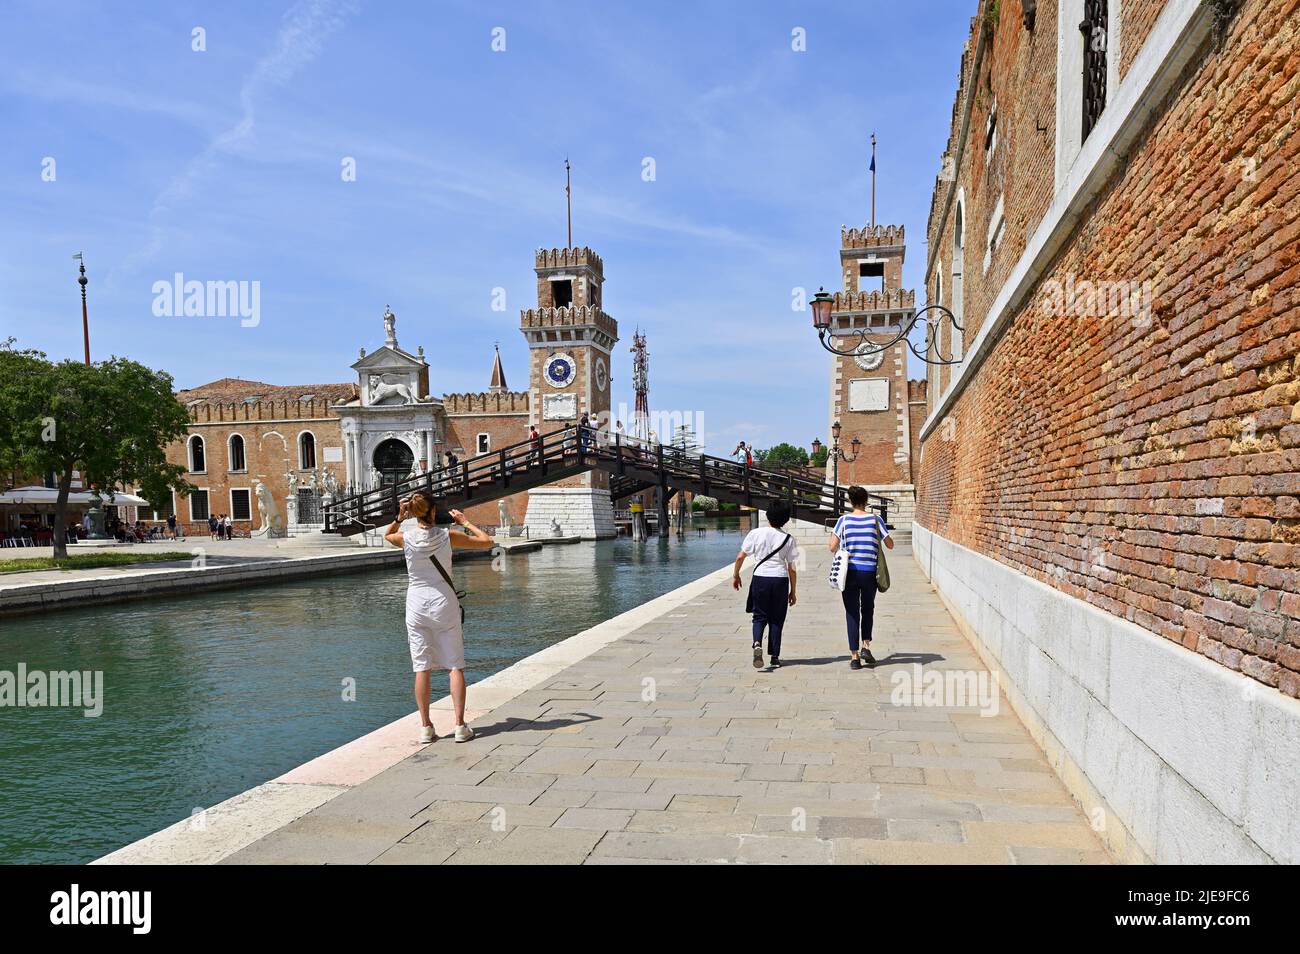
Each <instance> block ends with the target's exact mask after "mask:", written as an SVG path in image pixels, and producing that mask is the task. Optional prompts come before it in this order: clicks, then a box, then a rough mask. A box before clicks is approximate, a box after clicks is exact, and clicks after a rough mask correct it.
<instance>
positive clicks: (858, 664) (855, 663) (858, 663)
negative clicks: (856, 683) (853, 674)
mask: <svg viewBox="0 0 1300 954" xmlns="http://www.w3.org/2000/svg"><path fill="white" fill-rule="evenodd" d="M849 668H850V669H861V668H862V660H860V659H859V658H858V657H857V656H854V657H853V658H852V659H850V660H849Z"/></svg>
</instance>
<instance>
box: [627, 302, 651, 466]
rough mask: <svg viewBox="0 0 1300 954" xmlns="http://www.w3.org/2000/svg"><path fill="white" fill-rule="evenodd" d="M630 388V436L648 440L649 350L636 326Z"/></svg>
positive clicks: (633, 339) (633, 337) (633, 336)
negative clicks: (632, 402)
mask: <svg viewBox="0 0 1300 954" xmlns="http://www.w3.org/2000/svg"><path fill="white" fill-rule="evenodd" d="M628 350H629V351H631V352H632V390H633V391H634V392H635V393H636V409H635V410H634V411H633V412H632V430H631V436H632V437H635V438H638V439H639V440H643V441H648V440H650V436H651V435H650V352H649V351H647V350H646V346H645V335H643V334H641V330H640V329H639V328H638V329H637V330H636V331H635V332H634V333H633V335H632V347H631V348H629V349H628Z"/></svg>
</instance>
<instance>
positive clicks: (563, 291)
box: [551, 278, 573, 308]
mask: <svg viewBox="0 0 1300 954" xmlns="http://www.w3.org/2000/svg"><path fill="white" fill-rule="evenodd" d="M551 300H552V301H553V302H554V303H555V307H556V308H568V307H569V306H570V305H572V304H573V282H572V281H571V280H570V279H567V278H566V279H564V280H562V281H552V282H551Z"/></svg>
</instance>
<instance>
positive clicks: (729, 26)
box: [0, 0, 975, 451]
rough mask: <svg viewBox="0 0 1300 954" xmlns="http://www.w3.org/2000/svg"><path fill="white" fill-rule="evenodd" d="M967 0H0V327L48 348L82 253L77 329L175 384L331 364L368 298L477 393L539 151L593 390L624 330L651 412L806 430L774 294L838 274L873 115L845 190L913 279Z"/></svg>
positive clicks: (729, 428) (529, 209) (73, 316)
mask: <svg viewBox="0 0 1300 954" xmlns="http://www.w3.org/2000/svg"><path fill="white" fill-rule="evenodd" d="M974 7H975V4H974V2H973V0H971V2H969V3H967V2H957V0H946V2H907V3H897V2H884V0H859V2H855V3H793V2H788V3H777V2H768V3H748V4H739V3H721V2H698V3H692V4H671V3H670V4H612V3H595V2H593V3H584V2H576V0H575V2H568V3H558V2H551V0H537V2H532V3H527V4H524V3H484V2H479V3H470V2H464V3H460V2H446V0H439V2H429V3H380V2H376V0H370V2H364V0H351V2H346V0H339V2H333V0H314V2H312V0H309V2H300V3H296V4H295V3H287V2H261V3H242V4H236V3H232V4H221V5H220V6H219V7H218V6H217V5H212V4H197V3H196V4H187V3H165V4H164V3H152V4H145V3H138V4H121V3H109V2H104V3H76V2H73V3H62V4H49V3H45V2H41V3H37V2H18V3H16V4H15V3H10V4H6V8H7V12H6V18H5V19H6V26H5V29H4V31H3V33H0V129H3V136H2V137H0V337H4V336H8V335H14V336H16V337H17V338H18V342H19V345H21V346H24V347H35V348H40V349H42V350H44V351H46V352H47V353H48V354H50V355H51V356H54V357H68V356H72V357H79V356H80V354H81V323H80V304H79V297H78V291H77V285H76V283H75V277H76V272H75V263H74V262H73V261H72V254H73V253H74V252H77V251H84V253H85V255H86V262H87V269H88V273H89V276H90V279H91V284H90V286H89V289H90V319H91V349H92V356H93V357H95V358H102V357H106V356H107V355H108V354H110V353H116V354H122V355H127V356H129V357H132V358H135V359H137V360H139V361H143V362H145V363H146V364H149V365H151V366H154V367H160V368H163V369H165V370H167V371H169V372H170V373H171V374H172V375H173V376H174V377H175V379H176V382H177V385H178V386H180V387H188V386H193V385H197V384H201V383H204V382H206V381H209V380H211V379H214V378H218V377H223V376H227V375H229V376H237V377H246V378H252V379H259V380H265V381H269V382H272V383H276V384H299V383H302V384H308V383H320V382H329V381H346V380H349V379H350V375H351V371H350V370H349V368H348V365H349V364H350V363H351V362H352V361H354V360H355V359H356V355H357V349H358V348H359V347H362V346H365V347H367V348H373V347H375V346H376V345H378V344H380V343H382V340H383V326H382V322H381V320H380V316H381V314H382V312H383V308H384V305H385V304H388V305H391V306H392V309H393V311H394V312H395V313H396V314H397V317H398V337H399V339H400V341H401V343H402V345H403V346H404V347H407V348H409V349H411V350H414V349H415V346H416V345H423V346H424V348H425V352H426V354H427V355H428V357H429V360H430V364H431V390H432V391H433V393H435V394H441V393H444V392H449V391H467V390H472V391H477V390H481V389H483V388H485V387H486V386H487V383H488V374H489V371H490V368H491V356H492V344H493V342H494V341H498V340H499V341H500V342H501V346H502V356H503V359H504V362H505V367H506V373H507V377H508V379H509V382H510V384H511V386H512V387H515V388H522V387H523V386H524V385H525V384H526V351H525V348H524V344H523V339H522V337H521V336H520V335H519V332H518V330H517V328H518V314H519V309H520V308H523V307H528V306H529V305H531V304H533V301H534V296H535V284H534V277H533V273H532V264H533V250H534V249H535V248H537V247H538V246H542V245H545V246H558V245H563V244H564V242H565V219H564V214H565V208H564V159H565V157H566V155H567V156H568V157H569V159H570V161H571V162H572V164H573V182H574V185H573V190H574V203H573V229H574V241H575V244H586V245H590V246H592V247H593V248H594V249H596V250H597V251H598V252H599V253H600V254H601V256H602V257H603V258H604V260H605V274H606V284H605V302H604V304H605V308H606V310H607V311H608V312H610V314H612V315H613V316H614V317H615V318H616V319H618V321H619V326H620V331H621V334H622V336H623V339H624V340H623V342H622V343H621V344H620V346H619V349H618V352H617V353H616V355H615V363H614V367H613V369H612V371H613V377H614V385H613V387H614V399H615V402H616V404H617V403H618V402H626V403H627V404H629V405H630V404H631V402H632V395H631V390H630V388H631V384H630V380H631V378H630V373H629V358H628V354H627V351H626V347H627V346H628V345H630V343H631V336H632V331H633V329H634V328H636V327H637V326H640V327H641V328H642V329H644V330H645V331H646V333H647V334H648V336H649V346H650V360H651V378H650V381H651V390H650V400H651V405H652V408H660V409H672V410H679V411H691V412H702V413H703V419H704V430H705V437H706V439H707V440H708V443H709V445H710V447H711V449H714V450H722V451H726V450H730V446H734V443H735V441H736V440H737V439H738V438H745V439H749V440H752V441H754V442H755V443H756V444H757V445H758V446H759V447H765V446H769V445H771V444H773V443H776V442H779V441H782V440H788V441H791V442H794V443H799V444H802V445H805V446H806V445H807V444H808V443H809V442H810V441H811V440H812V439H813V438H814V437H821V438H822V439H825V437H826V435H825V434H824V433H822V431H824V430H825V419H826V418H825V415H826V400H827V392H826V389H827V386H828V367H829V361H830V358H829V356H827V355H826V354H825V353H824V352H822V351H821V349H820V348H819V347H818V345H817V341H816V338H815V335H814V334H813V332H812V331H811V329H810V324H811V321H810V318H809V315H808V313H807V312H794V311H792V310H791V306H790V303H791V291H792V289H793V288H794V287H796V286H804V287H807V288H808V289H809V291H810V292H811V291H815V290H816V287H817V286H818V285H819V284H824V285H825V286H826V287H827V288H828V289H834V288H837V287H838V286H839V265H838V254H837V249H838V243H839V228H840V225H841V224H842V223H844V224H848V225H859V226H860V225H864V224H866V223H867V221H868V219H869V217H870V179H869V174H868V172H867V158H868V150H869V146H868V144H867V143H868V137H869V135H870V133H871V132H872V131H873V130H874V131H875V132H876V134H877V136H878V139H879V145H878V170H879V172H878V180H877V210H876V219H877V221H878V222H881V223H890V222H901V223H903V224H905V225H906V226H907V229H908V233H909V237H910V247H909V257H908V260H907V266H906V270H905V276H904V277H905V284H906V285H908V286H909V287H916V288H918V289H919V288H920V286H921V273H922V271H923V269H924V258H925V247H924V244H923V243H924V229H925V221H926V217H927V215H928V212H929V204H930V195H931V191H932V189H933V186H934V178H935V175H936V173H937V171H938V167H939V156H940V153H941V152H942V150H943V147H944V144H945V142H946V139H947V133H948V126H949V122H950V118H951V109H952V99H953V93H954V86H955V82H956V78H957V68H958V58H959V56H960V53H961V46H962V43H963V42H964V40H965V37H966V35H967V30H968V27H969V18H970V16H971V14H972V13H973V11H974ZM195 27H202V28H203V29H204V30H205V31H206V50H205V51H203V52H195V51H194V50H192V49H191V46H192V31H193V30H194V28H195ZM497 27H501V28H503V29H504V31H505V34H504V38H505V50H504V52H496V51H494V50H493V49H492V40H493V30H494V28H497ZM796 27H801V28H803V29H804V30H805V31H806V38H807V39H806V45H807V49H806V52H795V51H794V50H792V48H791V31H792V30H794V29H795V28H796ZM345 157H352V158H354V159H355V161H356V181H353V182H345V181H343V178H342V176H341V170H342V163H343V160H344V158H345ZM646 157H652V158H653V160H654V163H655V179H654V181H651V182H647V181H644V180H643V178H642V169H643V160H644V159H645V158H646ZM47 158H52V159H53V160H54V166H53V169H54V176H55V177H54V180H53V181H45V178H43V175H42V174H43V172H45V171H46V170H48V168H49V164H48V163H47V162H46V160H47ZM47 175H48V173H47ZM176 272H182V273H184V275H185V277H186V278H187V279H198V280H203V281H207V280H217V281H257V282H259V283H260V289H261V314H260V323H259V324H258V325H257V326H256V327H242V326H241V325H240V323H239V321H238V319H235V318H199V317H188V318H186V317H180V318H175V317H156V316H155V315H154V313H153V309H152V305H153V299H154V294H153V290H152V288H153V284H154V282H156V281H159V280H166V281H170V280H171V278H172V276H173V275H174V274H175V273H176ZM498 287H499V288H504V289H505V290H506V302H507V306H508V307H507V310H506V311H504V312H501V311H494V310H493V309H492V307H491V306H492V300H493V297H492V296H493V289H495V288H498ZM917 364H918V363H917V362H913V366H912V368H911V376H912V377H920V376H922V370H921V369H920V368H919V367H918V366H917ZM723 445H730V446H725V447H724V446H723Z"/></svg>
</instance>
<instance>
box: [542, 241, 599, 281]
mask: <svg viewBox="0 0 1300 954" xmlns="http://www.w3.org/2000/svg"><path fill="white" fill-rule="evenodd" d="M534 267H535V268H536V269H538V270H539V271H540V270H541V269H544V268H579V267H583V268H587V269H590V270H591V271H592V272H594V273H595V274H596V275H597V276H598V277H599V278H600V279H601V280H603V279H604V277H605V263H604V262H603V261H601V258H600V256H599V255H597V254H596V253H595V252H593V251H592V250H591V249H589V248H588V247H587V246H585V245H582V246H579V247H577V248H539V249H538V250H537V258H536V265H535V266H534Z"/></svg>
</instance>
